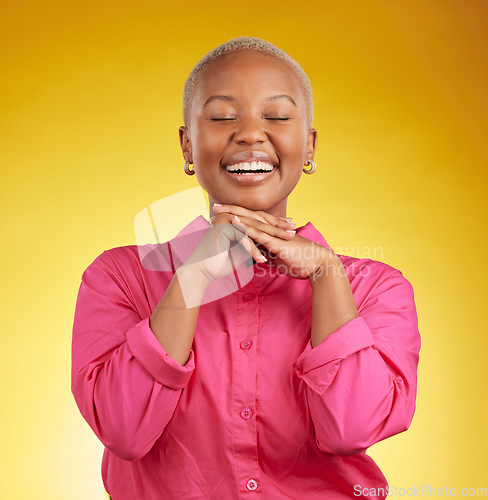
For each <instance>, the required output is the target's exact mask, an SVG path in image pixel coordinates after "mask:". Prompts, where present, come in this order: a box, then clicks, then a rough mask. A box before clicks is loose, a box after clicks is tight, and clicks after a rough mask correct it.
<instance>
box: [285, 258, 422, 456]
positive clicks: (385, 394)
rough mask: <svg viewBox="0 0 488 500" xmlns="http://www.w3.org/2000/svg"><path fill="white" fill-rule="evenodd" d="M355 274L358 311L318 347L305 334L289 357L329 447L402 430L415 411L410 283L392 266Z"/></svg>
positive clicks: (343, 450) (350, 448) (352, 446)
mask: <svg viewBox="0 0 488 500" xmlns="http://www.w3.org/2000/svg"><path fill="white" fill-rule="evenodd" d="M373 263H375V264H377V265H378V266H376V269H378V268H380V269H385V268H387V267H388V268H389V266H386V265H382V264H381V263H377V262H375V261H373ZM371 269H375V266H373V267H372V268H371ZM389 269H393V268H389ZM385 274H386V276H385ZM355 279H356V281H357V282H353V283H351V285H352V289H353V294H354V296H355V299H356V303H357V306H358V314H359V316H358V317H356V318H354V319H352V320H350V321H349V322H348V323H346V324H345V325H343V326H342V327H340V328H339V329H338V330H336V331H335V332H333V333H332V334H331V335H329V336H328V337H327V338H326V339H325V340H324V341H323V342H321V343H320V344H319V345H317V346H316V347H314V348H312V345H311V342H308V344H307V345H306V347H305V349H304V351H303V352H302V354H301V355H300V356H299V357H298V358H297V360H296V362H295V364H294V366H295V371H296V373H297V375H298V376H299V377H300V378H301V379H302V380H303V381H304V382H305V383H306V390H307V402H308V406H309V412H310V416H311V419H312V422H313V425H314V429H315V438H316V442H317V446H318V447H319V448H320V449H321V450H322V451H324V452H326V453H330V454H334V455H351V454H355V453H360V452H363V451H364V450H366V448H368V447H369V446H371V445H372V444H374V443H376V442H378V441H380V440H382V439H385V438H387V437H389V436H392V435H394V434H398V433H400V432H402V431H405V430H406V429H407V428H408V427H409V425H410V423H411V421H412V418H413V415H414V412H415V398H416V391H417V366H418V360H419V350H420V335H419V332H418V320H417V312H416V307H415V303H414V292H413V289H412V286H411V284H410V283H409V281H408V280H407V279H405V278H404V277H403V275H402V273H401V272H400V271H397V270H393V272H390V273H389V274H388V273H384V271H383V272H379V273H378V272H376V273H375V271H373V272H372V273H371V275H370V276H368V277H363V278H359V277H356V278H355ZM366 289H367V291H365V290H366ZM358 302H359V303H358Z"/></svg>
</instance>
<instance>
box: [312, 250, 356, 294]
mask: <svg viewBox="0 0 488 500" xmlns="http://www.w3.org/2000/svg"><path fill="white" fill-rule="evenodd" d="M339 275H340V276H346V275H347V273H346V270H345V268H344V266H343V265H342V262H341V260H340V259H339V257H338V256H337V255H336V254H335V253H334V252H332V251H331V250H329V249H328V248H324V252H323V254H322V256H321V258H320V260H319V262H318V263H317V265H316V267H315V269H314V270H313V271H312V272H311V273H310V274H309V276H308V279H309V281H310V284H311V285H312V286H314V285H317V284H318V283H322V282H324V281H327V280H328V279H331V278H333V277H334V276H339Z"/></svg>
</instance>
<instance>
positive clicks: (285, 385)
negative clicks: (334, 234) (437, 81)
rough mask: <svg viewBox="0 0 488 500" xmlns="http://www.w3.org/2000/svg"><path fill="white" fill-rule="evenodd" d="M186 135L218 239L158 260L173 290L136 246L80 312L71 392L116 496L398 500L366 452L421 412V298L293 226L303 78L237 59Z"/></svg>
mask: <svg viewBox="0 0 488 500" xmlns="http://www.w3.org/2000/svg"><path fill="white" fill-rule="evenodd" d="M183 116H184V126H181V127H180V129H179V137H180V144H181V149H182V153H183V157H184V159H185V169H184V170H185V172H186V173H187V174H189V175H193V174H195V175H196V176H197V179H198V182H199V183H200V185H201V186H202V187H203V188H204V189H205V190H206V191H207V192H208V195H209V200H210V214H209V220H206V219H205V218H203V217H198V218H197V219H195V220H193V221H192V222H190V224H189V225H188V226H186V227H185V228H183V230H182V231H181V233H180V235H179V236H178V237H177V238H174V239H173V240H171V241H169V242H166V243H164V244H160V245H158V246H157V251H158V258H159V259H160V262H163V263H164V264H165V266H166V270H164V271H163V270H161V271H154V269H152V270H151V269H149V268H147V266H145V264H144V262H142V261H141V260H140V259H139V254H138V249H137V247H136V246H126V247H118V248H112V249H110V250H107V251H105V252H103V253H102V254H101V255H99V257H97V259H95V261H94V262H93V263H92V264H91V265H90V266H89V267H88V269H87V270H86V271H85V273H84V274H83V277H82V283H81V286H80V290H79V294H78V300H77V304H76V313H75V320H74V327H73V345H72V391H73V394H74V397H75V399H76V402H77V404H78V407H79V409H80V411H81V413H82V415H83V417H84V418H85V419H86V420H87V422H88V423H89V425H90V426H91V428H92V429H93V431H94V432H95V434H96V435H97V436H98V437H99V439H100V440H101V441H102V442H103V444H104V445H105V452H104V457H103V464H102V477H103V481H104V485H105V488H106V490H107V492H109V493H110V495H111V497H112V498H113V499H114V500H122V499H134V500H136V499H137V500H144V499H148V500H158V499H190V498H191V499H202V500H203V499H205V500H208V499H216V500H220V499H233V498H246V497H248V496H249V497H250V496H251V495H252V496H253V497H259V498H269V499H296V498H306V499H323V498H329V499H350V498H353V497H354V496H355V492H356V491H357V490H358V488H359V489H360V491H368V492H371V491H374V492H375V495H376V496H372V498H385V497H386V495H387V492H388V490H387V481H386V479H385V477H384V476H383V474H382V473H381V471H380V470H379V468H378V467H377V465H376V464H375V463H374V461H373V460H372V459H371V458H370V457H369V456H367V455H366V453H365V452H366V450H367V448H368V447H369V446H371V445H372V444H374V443H376V442H378V441H380V440H382V439H385V438H387V437H389V436H392V435H394V434H397V433H399V432H402V431H404V430H406V429H407V428H408V427H409V425H410V422H411V420H412V417H413V414H414V411H415V396H416V376H417V365H418V354H419V349H420V336H419V332H418V323H417V314H416V307H415V302H414V293H413V288H412V286H411V284H410V283H409V282H408V281H407V280H406V279H405V278H404V277H403V275H402V273H401V272H400V271H399V270H397V269H394V268H393V267H391V266H388V265H387V264H384V263H382V262H379V261H375V260H371V259H359V258H354V257H349V256H346V255H337V254H335V253H334V251H333V250H332V248H331V247H330V246H329V245H328V243H327V241H326V240H325V238H324V237H323V236H322V234H320V232H319V231H318V230H317V229H315V227H314V226H313V225H312V224H311V223H310V222H309V223H307V224H306V225H305V226H303V227H299V228H297V227H296V224H295V223H294V222H292V220H291V218H289V217H286V215H287V214H286V208H287V200H288V196H289V195H290V193H291V192H292V191H293V189H294V188H295V186H296V185H297V183H298V182H299V179H300V177H301V174H302V173H303V172H306V173H313V171H314V170H315V163H314V162H313V157H314V153H315V149H316V147H317V131H316V130H314V129H313V128H311V123H312V101H311V90H310V84H309V82H308V78H307V77H306V75H305V74H304V73H303V70H302V69H301V68H300V66H299V65H298V64H297V63H296V62H295V61H293V60H292V59H291V58H290V57H289V56H288V55H286V54H285V53H284V52H283V51H281V50H280V49H278V48H277V47H275V46H274V45H272V44H269V43H268V42H265V41H263V40H260V39H256V38H250V37H241V38H237V39H233V40H230V41H228V42H226V43H224V44H222V45H221V46H219V47H217V48H216V49H214V50H213V51H212V52H210V53H209V54H207V55H206V56H205V57H204V58H203V59H202V60H201V61H200V62H199V63H198V64H197V65H196V66H195V68H194V69H193V70H192V72H191V74H190V77H189V78H188V80H187V82H186V85H185V92H184V106H183ZM190 164H193V169H190V168H189V165H190ZM309 164H311V165H312V168H310V169H306V168H305V167H306V166H307V165H309Z"/></svg>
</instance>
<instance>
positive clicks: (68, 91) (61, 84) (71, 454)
mask: <svg viewBox="0 0 488 500" xmlns="http://www.w3.org/2000/svg"><path fill="white" fill-rule="evenodd" d="M487 26H488V3H487V2H486V1H483V0H467V1H461V0H459V1H454V0H445V1H442V0H429V1H422V0H412V1H407V0H397V1H394V0H377V1H374V0H370V1H366V0H364V1H363V0H358V1H350V0H348V1H338V0H337V1H332V0H326V1H317V0H310V1H308V2H301V3H300V2H295V1H293V2H291V1H288V0H284V1H280V2H267V1H260V2H244V3H242V4H240V3H238V2H229V1H225V2H224V1H219V2H210V3H208V2H202V1H194V0H187V1H185V2H182V3H181V4H180V3H177V2H172V3H169V2H163V1H148V0H142V1H137V2H136V1H133V2H129V1H126V0H117V1H115V0H111V1H109V0H105V1H93V0H85V1H61V0H57V1H44V2H35V1H33V0H30V1H27V0H26V1H18V2H12V3H10V4H7V3H6V2H4V3H3V4H2V7H1V12H0V38H1V39H0V43H1V60H0V67H1V71H2V77H1V79H0V96H1V99H2V111H1V123H0V143H1V147H0V161H1V172H2V183H1V201H0V202H1V204H2V212H1V215H2V217H1V221H2V226H1V232H0V235H1V252H2V255H1V263H2V274H1V285H2V290H1V300H0V304H1V324H2V329H1V345H2V362H1V363H0V370H1V374H0V375H1V397H0V404H1V407H2V410H1V411H2V425H1V430H0V432H1V440H0V443H1V454H0V457H1V458H0V460H1V464H0V470H1V472H2V476H3V477H2V479H1V481H0V497H1V498H5V499H9V500H12V499H36V500H39V499H46V500H57V499H63V500H64V499H69V500H87V499H90V500H92V499H93V500H97V499H105V498H106V497H105V493H104V490H103V486H102V482H101V478H100V461H101V453H102V445H101V444H100V443H99V442H98V440H97V438H96V437H95V435H94V434H93V433H92V431H91V430H90V428H89V427H88V425H87V424H86V423H85V422H84V420H83V419H82V417H81V415H80V414H79V412H78V409H77V407H76V405H75V403H74V399H73V397H72V395H71V391H70V348H71V327H72V321H73V312H74V306H75V302H76V295H77V292H78V286H79V283H80V279H81V274H82V272H83V271H84V269H85V268H86V267H87V266H88V265H89V264H90V262H91V261H92V260H93V259H94V258H95V257H96V256H97V255H98V254H100V253H101V252H102V251H103V250H105V249H108V248H112V247H115V246H120V245H127V244H133V243H135V238H134V228H133V220H134V217H135V215H136V214H137V213H138V212H139V211H141V210H142V209H143V208H144V207H145V206H147V205H149V204H150V203H153V202H155V201H157V200H159V199H161V198H163V197H165V196H168V195H170V194H172V193H176V192H179V191H182V190H185V189H188V188H191V187H195V186H196V185H197V184H196V181H195V179H194V178H189V177H187V176H186V175H184V173H183V159H182V155H181V151H180V147H179V142H178V127H179V126H180V125H181V124H182V118H181V96H182V89H183V84H184V81H185V79H186V77H187V75H188V73H189V71H190V70H191V68H192V67H193V65H194V64H195V63H196V62H197V61H198V59H200V57H202V56H203V55H204V54H205V53H206V52H207V51H209V50H211V49H212V48H214V47H215V46H216V45H218V44H220V43H222V42H224V41H226V40H228V39H230V38H234V37H236V36H241V35H248V36H257V37H261V38H264V39H266V40H268V41H270V42H272V43H274V44H276V45H278V46H279V47H281V48H283V49H284V50H285V51H287V52H288V53H289V54H290V55H291V56H292V57H294V58H295V59H296V60H297V61H298V62H299V63H300V64H301V65H302V66H303V68H304V69H305V71H306V72H307V73H308V75H309V77H310V80H311V82H312V87H313V91H314V100H315V101H314V102H315V119H314V127H315V128H316V129H317V130H318V133H319V143H318V149H317V154H316V157H315V159H316V162H317V167H318V169H317V172H316V173H315V174H314V175H313V176H311V177H308V176H303V178H302V180H301V183H300V184H299V187H298V188H297V190H296V192H295V193H294V194H293V196H292V198H291V199H290V203H289V215H292V216H293V217H294V218H295V219H296V220H297V221H298V223H299V224H303V223H305V222H306V221H308V220H312V221H313V222H314V224H315V225H316V227H318V228H319V229H320V230H321V231H322V232H323V234H324V235H325V237H326V239H327V241H328V242H329V244H330V245H331V246H332V247H333V248H335V249H337V248H340V249H343V250H344V251H343V253H350V254H351V255H353V256H357V254H358V253H361V252H364V251H365V249H368V248H374V247H381V249H382V250H381V251H382V255H381V256H379V257H381V259H380V260H383V261H384V262H386V263H388V264H390V265H392V266H394V267H397V268H398V269H400V270H401V271H402V272H403V274H404V275H405V277H406V278H407V279H409V280H410V281H411V283H412V284H413V287H414V290H415V297H416V303H417V308H418V315H419V327H420V332H421V335H422V341H423V344H422V350H421V362H420V368H419V391H418V400H417V412H416V415H415V418H414V421H413V423H412V426H411V428H410V430H409V431H408V432H406V433H403V434H400V435H398V436H395V437H392V438H390V439H388V440H386V441H384V442H381V443H379V444H377V445H374V446H373V447H371V448H370V450H369V452H370V454H371V456H372V457H373V458H374V459H375V460H376V461H377V463H378V465H379V466H380V467H381V469H382V470H383V472H384V473H385V475H386V477H387V479H388V481H389V483H390V484H391V485H395V486H397V487H398V488H400V487H405V488H407V487H412V486H414V485H421V484H426V485H431V486H432V487H433V488H443V487H445V486H449V487H451V488H458V490H460V489H461V488H463V487H482V486H484V487H488V480H487V473H486V470H487V460H486V448H485V447H486V446H487V445H488V440H487V431H486V422H487V421H488V411H487V406H488V404H487V389H486V388H487V382H488V380H487V375H486V358H487V356H486V350H487V348H488V338H487V333H488V332H487V328H486V325H485V321H484V319H483V318H484V305H485V303H486V299H487V296H486V292H485V289H484V285H483V283H484V278H485V275H484V265H485V256H486V244H487V235H486V227H487V205H486V199H487V177H488V174H487V159H488V154H487V146H486V143H487V141H486V135H487V132H488V127H487V116H488V113H487V111H488V109H487V108H488V103H487V95H488V93H487V88H488V56H487V54H488V50H487V48H488V29H487ZM339 253H340V252H339ZM355 253H356V254H355Z"/></svg>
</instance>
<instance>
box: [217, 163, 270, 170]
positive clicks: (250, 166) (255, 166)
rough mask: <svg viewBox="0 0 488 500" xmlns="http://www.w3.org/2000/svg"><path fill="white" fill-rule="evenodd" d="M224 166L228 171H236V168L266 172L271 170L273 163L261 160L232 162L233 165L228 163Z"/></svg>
mask: <svg viewBox="0 0 488 500" xmlns="http://www.w3.org/2000/svg"><path fill="white" fill-rule="evenodd" d="M225 168H226V170H227V171H228V172H236V171H238V170H244V171H246V172H250V171H252V170H265V171H266V172H271V171H272V170H273V169H274V167H273V165H270V164H269V163H265V162H262V161H251V162H249V161H246V162H242V163H234V165H228V166H226V167H225Z"/></svg>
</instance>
